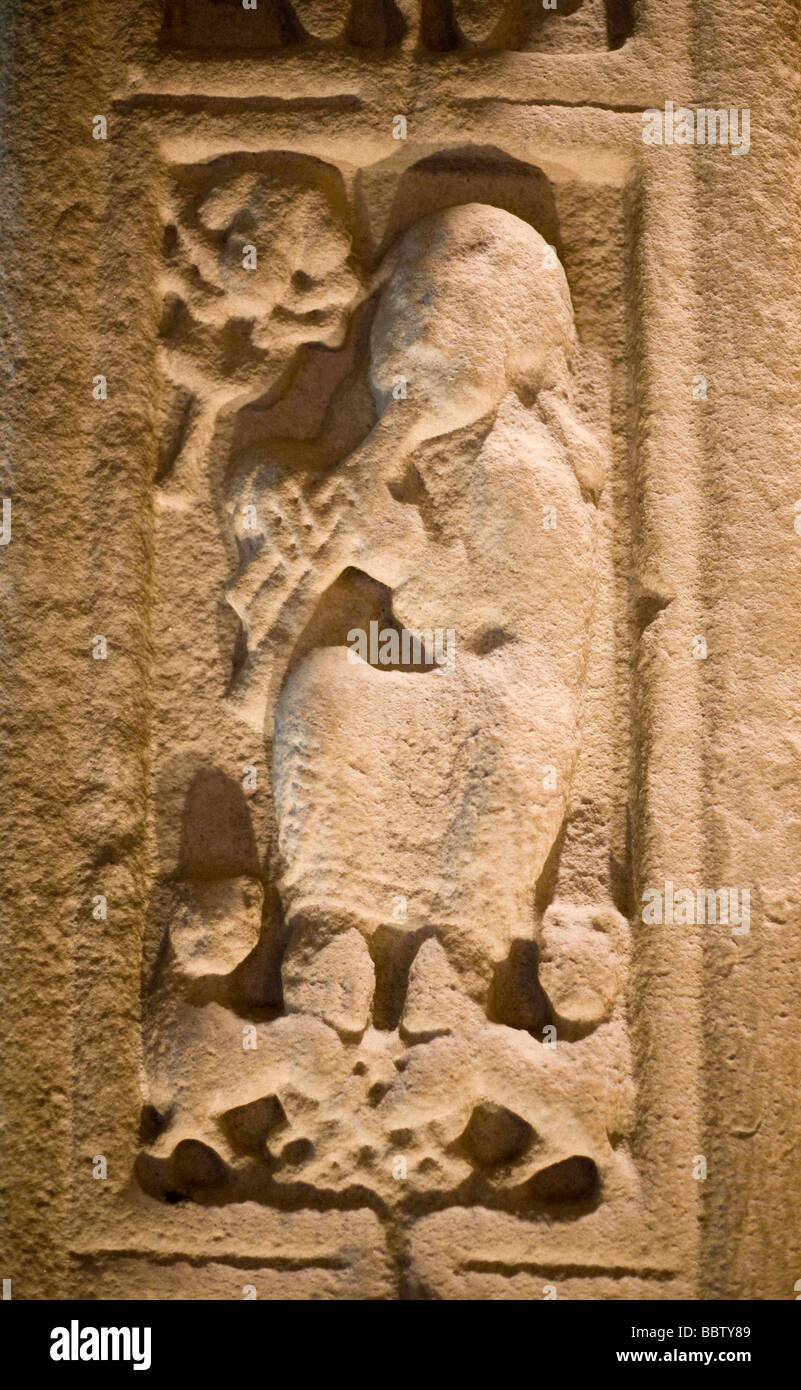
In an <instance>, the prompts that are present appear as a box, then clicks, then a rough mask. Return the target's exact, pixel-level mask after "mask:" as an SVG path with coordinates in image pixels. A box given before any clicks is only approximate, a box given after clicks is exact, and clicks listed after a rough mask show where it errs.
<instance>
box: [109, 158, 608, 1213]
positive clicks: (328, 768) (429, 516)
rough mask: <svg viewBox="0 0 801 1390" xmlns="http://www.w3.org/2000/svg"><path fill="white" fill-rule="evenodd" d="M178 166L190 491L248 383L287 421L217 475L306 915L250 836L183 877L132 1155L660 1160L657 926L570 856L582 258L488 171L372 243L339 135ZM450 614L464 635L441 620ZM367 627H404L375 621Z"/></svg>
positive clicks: (214, 1172)
mask: <svg viewBox="0 0 801 1390" xmlns="http://www.w3.org/2000/svg"><path fill="white" fill-rule="evenodd" d="M178 183H179V187H178V191H177V194H176V202H175V210H176V215H175V220H174V221H173V222H171V223H170V224H169V228H170V229H169V230H168V236H167V241H166V247H165V249H166V251H167V256H168V264H169V267H170V269H169V270H168V273H167V277H166V279H165V290H166V292H167V296H168V299H169V311H168V314H167V316H166V319H165V324H164V332H163V339H164V350H163V365H164V370H165V375H166V376H167V377H168V378H169V379H170V381H171V383H172V385H171V390H172V392H173V393H174V394H176V395H177V396H178V397H179V398H182V399H184V400H189V401H190V407H189V409H187V408H186V406H184V407H183V411H182V413H181V411H180V410H179V411H178V414H179V416H180V421H179V426H178V428H177V429H176V430H174V435H175V438H174V440H173V443H172V445H171V447H170V451H169V454H170V462H169V464H168V466H165V469H164V470H163V477H162V485H163V487H164V489H165V492H166V495H167V496H168V497H169V495H170V492H171V490H172V493H173V495H174V494H175V493H176V491H177V492H178V493H180V489H181V488H186V487H188V486H192V485H197V480H198V477H199V474H198V472H197V460H198V459H199V458H200V457H201V456H202V454H203V451H204V450H205V449H206V448H208V447H211V445H212V441H214V439H215V432H218V431H219V422H220V419H221V418H223V417H224V416H226V412H227V418H229V419H230V418H231V417H232V418H234V419H236V418H237V413H238V415H239V416H240V417H241V415H242V413H243V411H244V410H245V409H246V408H247V405H248V404H249V403H250V402H252V401H253V400H254V399H255V398H256V396H257V395H259V394H260V393H263V392H264V390H265V387H267V388H268V394H269V391H270V390H271V391H272V396H271V401H272V407H271V408H272V419H273V428H272V429H271V430H270V431H268V433H267V437H256V438H255V439H250V440H249V441H248V442H247V443H245V444H244V445H242V447H239V446H238V445H237V444H236V443H235V442H230V441H233V440H235V434H236V432H235V430H234V431H232V430H231V429H230V428H229V429H228V432H227V434H226V439H227V440H228V441H229V443H230V452H231V456H230V460H229V466H228V468H227V472H226V481H225V485H224V488H223V496H222V505H223V507H224V512H225V516H226V517H227V525H228V526H229V527H230V528H231V529H232V531H233V533H234V534H235V536H236V539H237V545H238V552H239V559H240V563H239V567H238V570H237V572H236V574H235V575H234V576H233V578H232V580H231V583H230V585H229V590H228V599H229V602H230V603H231V605H232V606H233V608H234V609H235V611H236V612H237V614H238V615H239V617H240V619H241V623H242V640H241V643H240V647H239V651H238V653H237V656H236V660H235V671H234V677H233V679H232V683H231V689H230V692H229V699H230V700H231V701H232V703H233V704H234V705H235V707H236V709H237V710H238V712H239V713H240V714H241V715H242V717H243V719H244V720H245V721H247V723H248V724H249V725H250V727H251V728H252V729H253V730H254V731H256V733H257V735H258V737H259V738H262V737H264V738H265V739H266V741H267V749H268V754H269V756H270V758H271V765H272V798H273V803H274V817H275V827H276V843H275V849H274V853H273V855H272V862H271V864H270V869H269V875H268V877H269V882H268V883H267V885H266V887H267V890H268V893H269V894H271V895H272V896H273V897H275V895H276V892H277V898H278V900H279V903H280V912H279V913H278V920H279V924H280V927H279V929H278V930H275V927H274V923H273V925H272V926H270V927H269V929H268V928H267V926H266V925H265V924H266V923H267V919H268V916H269V914H268V913H267V912H266V910H265V912H264V913H263V907H264V903H265V883H264V882H263V881H262V880H261V878H260V876H259V875H258V873H256V872H254V873H252V874H242V873H239V874H237V875H236V876H230V877H227V878H226V877H222V878H220V877H216V878H215V877H214V876H208V874H207V872H206V870H205V869H204V866H203V864H202V863H201V864H199V865H198V864H196V865H195V866H194V871H193V872H183V873H181V872H179V873H178V875H177V876H176V878H175V880H174V881H173V882H172V883H171V884H169V885H168V886H167V889H166V892H165V898H164V903H163V917H162V920H163V921H166V922H167V923H168V928H167V931H166V933H165V935H164V939H163V941H162V945H161V948H160V950H159V952H158V956H157V959H156V960H155V963H153V964H152V965H151V966H150V967H149V968H148V970H147V972H146V977H145V990H144V1034H145V1036H144V1054H145V1068H146V1086H147V1103H146V1106H145V1110H144V1112H143V1130H142V1139H143V1144H142V1149H141V1152H140V1155H139V1159H138V1163H137V1173H138V1177H139V1180H140V1182H141V1184H142V1185H143V1186H144V1187H145V1189H146V1190H147V1191H149V1192H151V1193H152V1194H154V1195H158V1196H161V1197H166V1198H170V1199H176V1198H181V1197H191V1198H194V1199H196V1200H205V1199H210V1200H215V1201H219V1200H224V1201H236V1200H244V1199H247V1198H251V1199H257V1200H261V1201H264V1202H273V1203H278V1204H280V1203H281V1202H283V1201H286V1200H303V1196H304V1194H305V1195H306V1196H307V1197H308V1196H309V1194H312V1193H314V1194H317V1195H318V1196H319V1194H328V1197H329V1198H330V1200H347V1201H353V1200H357V1201H360V1202H365V1203H367V1204H368V1205H371V1204H372V1205H375V1204H378V1206H379V1209H380V1210H383V1211H390V1210H392V1209H394V1208H396V1207H402V1208H409V1209H411V1210H413V1211H414V1210H420V1211H423V1210H431V1209H433V1208H435V1207H436V1206H437V1205H443V1204H445V1205H447V1204H449V1203H453V1202H456V1201H461V1202H465V1201H467V1202H472V1203H478V1204H481V1203H484V1204H486V1205H489V1206H495V1207H502V1208H505V1209H508V1210H510V1211H526V1212H529V1211H538V1210H550V1209H551V1208H553V1207H554V1206H556V1207H558V1208H559V1209H561V1210H568V1211H570V1212H575V1213H578V1214H580V1213H581V1212H582V1211H586V1210H588V1209H590V1208H591V1207H592V1206H593V1205H595V1204H596V1203H597V1202H598V1201H600V1200H602V1199H608V1200H611V1199H613V1198H614V1197H615V1195H618V1194H620V1193H622V1192H626V1191H630V1190H631V1187H632V1184H633V1183H634V1181H635V1178H634V1170H633V1166H632V1163H631V1160H630V1158H629V1155H628V1150H627V1146H626V1142H625V1141H626V1137H627V1135H628V1133H629V1131H630V1127H631V1110H632V1095H633V1088H632V1069H631V1059H630V1055H629V1041H628V1035H627V1027H626V992H627V982H628V925H627V923H626V921H625V919H624V918H623V917H621V916H620V914H619V913H618V912H616V911H615V910H614V908H612V907H611V906H610V905H609V904H608V903H599V904H598V905H596V906H592V905H587V904H575V905H574V904H571V903H569V902H561V901H558V900H555V901H551V900H550V898H549V897H548V894H547V892H546V893H545V894H543V892H542V891H541V890H542V883H543V880H544V879H545V878H546V877H547V875H546V872H545V871H546V866H547V863H548V860H549V856H551V855H552V853H553V851H554V847H555V845H556V842H557V837H558V836H559V833H560V829H561V827H562V826H563V823H564V819H565V814H566V810H567V806H568V798H569V792H570V783H571V776H572V773H573V768H574V765H575V761H576V757H577V752H578V748H579V741H580V722H581V709H582V698H583V691H584V684H585V675H586V668H587V662H588V659H589V655H590V652H591V647H592V620H593V602H594V592H595V586H596V559H595V530H596V504H597V501H598V497H599V494H600V491H601V489H602V487H603V481H604V471H605V469H604V458H603V454H602V451H601V449H600V447H599V445H598V443H597V442H596V440H595V438H594V437H593V435H592V434H591V433H590V432H589V431H588V430H587V428H586V427H585V426H584V425H583V424H582V423H581V419H580V415H579V412H578V411H577V409H576V405H575V400H574V395H575V389H574V380H573V373H572V360H573V357H574V354H575V351H576V347H577V344H576V334H575V328H574V322H573V311H572V305H571V301H570V293H569V290H568V286H567V281H566V278H565V275H564V271H563V269H562V267H561V265H560V263H559V261H558V259H557V257H556V255H555V253H554V250H553V247H551V246H549V245H548V244H547V243H546V241H545V240H544V238H543V237H542V236H541V235H540V234H539V233H538V232H537V231H536V230H535V229H534V228H533V227H532V226H531V225H530V224H529V223H527V222H525V221H523V220H522V219H521V218H519V217H517V216H515V215H513V214H512V213H510V212H507V211H505V210H503V209H501V208H498V207H495V206H491V205H489V204H482V203H462V204H459V205H456V206H453V207H449V208H447V209H444V210H441V211H436V212H432V213H430V214H428V215H426V216H424V217H422V218H421V219H420V220H419V221H418V222H417V223H416V224H415V225H413V226H412V227H411V228H410V229H409V230H407V231H406V233H405V234H403V235H402V236H401V238H400V239H399V241H398V242H396V244H395V245H394V246H393V247H391V249H390V250H389V251H388V252H387V253H386V254H385V255H384V256H383V258H382V259H381V261H380V264H379V265H378V266H377V268H376V269H375V270H374V271H370V270H369V269H368V268H366V267H362V266H358V265H357V264H356V261H355V258H354V255H353V251H352V247H351V243H350V235H349V232H348V228H347V216H346V213H345V210H344V206H343V201H342V198H343V194H342V188H341V183H340V182H339V181H338V178H337V176H336V171H333V170H331V169H329V168H328V167H326V166H322V165H319V164H318V163H317V162H315V161H300V160H296V159H292V158H289V157H283V156H281V157H277V158H276V159H275V160H272V161H270V162H268V165H267V166H265V163H264V161H262V162H261V163H259V162H258V161H256V160H251V159H248V158H242V159H239V158H233V159H225V160H223V161H213V162H212V163H211V164H210V165H208V166H205V167H204V168H203V169H202V170H200V171H194V172H189V173H188V172H187V171H184V172H183V174H182V175H181V178H179V180H178ZM251 237H252V238H253V241H254V243H255V242H258V243H259V248H258V249H259V255H258V257H257V261H256V263H255V264H253V265H252V266H251V267H250V268H249V269H247V270H245V269H244V264H243V257H246V256H247V247H248V245H249V244H250V238H251ZM265 237H266V238H267V240H266V241H265ZM265 249H266V253H265ZM314 343H316V344H323V345H325V347H326V348H327V350H328V357H329V359H334V358H335V359H342V362H343V368H342V371H341V372H340V377H339V380H338V382H337V384H336V387H335V389H333V390H331V388H330V383H328V384H327V386H326V388H325V389H326V390H327V392H328V397H329V399H328V403H327V406H326V409H325V411H324V415H323V426H322V427H321V429H320V432H319V434H318V436H317V437H316V438H314V439H312V440H309V441H298V439H296V438H292V437H291V435H290V434H289V433H288V432H287V433H283V434H282V432H281V428H280V426H281V422H282V419H283V420H284V422H285V420H286V413H285V414H284V416H283V417H282V407H281V401H282V385H281V383H282V381H284V379H285V377H286V373H287V369H288V367H289V365H290V364H291V363H293V362H294V363H295V368H296V367H297V360H298V353H299V351H301V350H303V349H305V348H306V347H307V346H308V345H309V344H314ZM289 375H290V377H291V372H290V374H289ZM321 389H322V387H321ZM290 394H291V393H290ZM175 413H176V412H175V410H173V411H172V413H171V412H170V410H167V411H166V412H165V421H166V422H167V425H169V421H170V420H171V419H173V421H174V417H175ZM552 523H553V524H552ZM443 631H447V632H448V633H449V634H451V637H450V639H449V641H452V647H449V660H448V661H447V662H446V661H443V660H442V653H443V651H444V648H443V647H440V648H439V649H438V648H437V647H436V644H433V643H428V642H427V640H426V638H425V634H426V633H429V634H433V633H435V632H440V633H441V632H443ZM358 633H373V634H375V636H376V637H377V640H378V642H379V643H380V645H381V648H382V650H383V652H384V655H385V657H387V660H384V661H382V659H381V656H380V654H379V657H378V659H376V652H375V650H373V652H372V653H370V651H369V650H366V651H365V652H363V653H362V656H360V655H359V654H358V653H355V652H354V650H353V647H352V639H353V636H354V634H358ZM409 633H415V634H418V635H419V637H418V639H413V642H414V640H416V641H417V645H409V646H408V648H407V649H406V650H405V648H404V635H405V634H409ZM368 646H369V644H368ZM404 650H405V656H404ZM438 652H439V659H437V656H438ZM420 653H422V659H420ZM554 1042H555V1043H556V1045H555V1046H554V1045H552V1044H553V1043H554Z"/></svg>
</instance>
